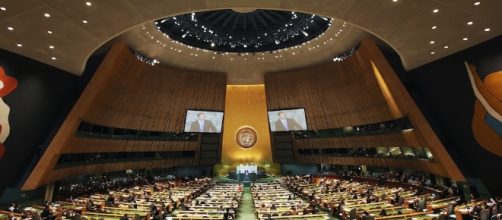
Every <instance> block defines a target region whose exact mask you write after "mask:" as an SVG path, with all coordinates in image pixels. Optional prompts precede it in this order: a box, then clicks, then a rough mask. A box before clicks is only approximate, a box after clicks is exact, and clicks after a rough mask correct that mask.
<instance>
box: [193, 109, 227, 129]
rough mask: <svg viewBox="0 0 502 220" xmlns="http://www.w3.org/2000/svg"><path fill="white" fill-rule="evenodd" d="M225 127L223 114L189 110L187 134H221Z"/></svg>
mask: <svg viewBox="0 0 502 220" xmlns="http://www.w3.org/2000/svg"><path fill="white" fill-rule="evenodd" d="M222 125H223V112H217V111H205V110H187V113H186V118H185V129H184V131H185V132H200V133H220V132H221V127H222Z"/></svg>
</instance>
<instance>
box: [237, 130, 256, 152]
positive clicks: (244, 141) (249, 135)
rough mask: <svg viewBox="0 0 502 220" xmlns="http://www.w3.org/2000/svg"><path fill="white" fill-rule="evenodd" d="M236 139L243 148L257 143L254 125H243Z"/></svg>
mask: <svg viewBox="0 0 502 220" xmlns="http://www.w3.org/2000/svg"><path fill="white" fill-rule="evenodd" d="M235 139H236V141H237V144H239V146H241V147H243V148H251V147H253V146H254V145H255V144H256V140H257V135H256V131H255V130H254V129H253V128H252V127H243V128H241V129H239V131H237V135H236V136H235Z"/></svg>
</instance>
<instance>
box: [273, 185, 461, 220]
mask: <svg viewBox="0 0 502 220" xmlns="http://www.w3.org/2000/svg"><path fill="white" fill-rule="evenodd" d="M283 181H284V183H285V184H286V186H287V187H288V189H289V190H291V191H292V192H294V193H295V194H296V195H298V196H301V197H303V198H306V199H308V200H310V201H312V203H315V204H316V205H318V206H320V207H321V208H322V209H324V210H326V211H330V212H331V213H332V214H333V215H335V216H339V217H342V218H349V219H399V218H404V219H406V218H419V219H420V218H424V219H430V218H435V217H438V216H439V214H437V213H435V212H433V211H434V210H439V209H446V208H447V207H448V206H449V204H451V203H452V202H454V201H455V200H456V199H457V198H456V197H450V198H441V199H440V198H438V197H437V195H435V194H434V193H431V192H428V191H421V190H417V189H413V188H403V187H393V186H387V185H377V184H371V183H365V182H360V181H352V180H343V179H337V178H315V177H312V176H305V177H300V176H296V177H284V178H283Z"/></svg>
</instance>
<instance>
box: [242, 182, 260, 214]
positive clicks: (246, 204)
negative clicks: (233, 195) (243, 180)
mask: <svg viewBox="0 0 502 220" xmlns="http://www.w3.org/2000/svg"><path fill="white" fill-rule="evenodd" d="M254 211H255V209H254V205H253V197H252V196H251V187H249V186H245V187H244V191H243V193H242V201H241V204H240V206H239V217H237V220H252V219H258V218H256V215H255V212H254Z"/></svg>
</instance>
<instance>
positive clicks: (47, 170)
mask: <svg viewBox="0 0 502 220" xmlns="http://www.w3.org/2000/svg"><path fill="white" fill-rule="evenodd" d="M225 91H226V76H225V74H224V73H213V72H211V73H210V72H194V71H189V70H181V69H176V68H171V67H166V66H150V65H148V64H146V63H144V62H141V61H139V60H138V59H136V57H135V56H134V55H133V54H132V53H131V51H129V49H128V48H127V46H126V45H125V44H124V43H117V44H115V45H114V46H113V47H112V49H111V50H110V52H108V55H107V56H106V58H105V59H104V61H103V63H102V64H101V66H100V67H99V69H98V70H97V71H96V73H95V75H94V76H93V78H92V79H91V81H90V82H89V84H88V85H87V87H86V89H85V90H84V92H83V93H82V95H81V97H80V98H79V100H78V101H77V103H76V104H75V106H74V107H73V109H72V111H71V112H70V114H69V115H68V117H67V118H66V120H65V122H64V123H63V125H62V126H61V128H60V129H59V131H58V133H57V134H56V136H55V138H54V139H53V140H52V142H51V143H50V145H49V147H48V148H47V150H46V151H45V153H44V155H43V156H42V158H41V159H40V160H39V162H38V164H37V165H36V167H35V169H34V170H33V171H32V173H31V175H30V176H29V178H28V180H27V181H26V182H25V184H24V186H23V189H24V190H29V189H35V188H37V187H38V186H41V185H43V184H46V183H50V182H54V181H57V180H60V179H63V178H67V177H69V176H75V175H87V174H93V173H102V172H110V171H118V170H125V169H141V168H162V167H170V166H186V165H198V164H199V155H200V141H148V140H111V139H100V138H88V137H86V138H83V137H76V136H75V132H76V130H77V128H78V126H79V124H80V122H81V121H82V120H84V121H87V122H90V123H93V124H98V125H104V126H109V127H115V128H126V129H133V130H147V131H160V132H182V131H183V126H184V120H185V112H186V110H187V109H208V110H217V111H224V107H225ZM132 151H143V152H144V151H163V152H165V151H195V157H194V158H193V159H171V160H159V161H157V160H155V161H136V162H117V163H105V164H93V165H82V166H76V167H68V168H61V169H54V167H55V165H56V163H57V161H58V159H59V155H60V154H64V153H98V152H132Z"/></svg>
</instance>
